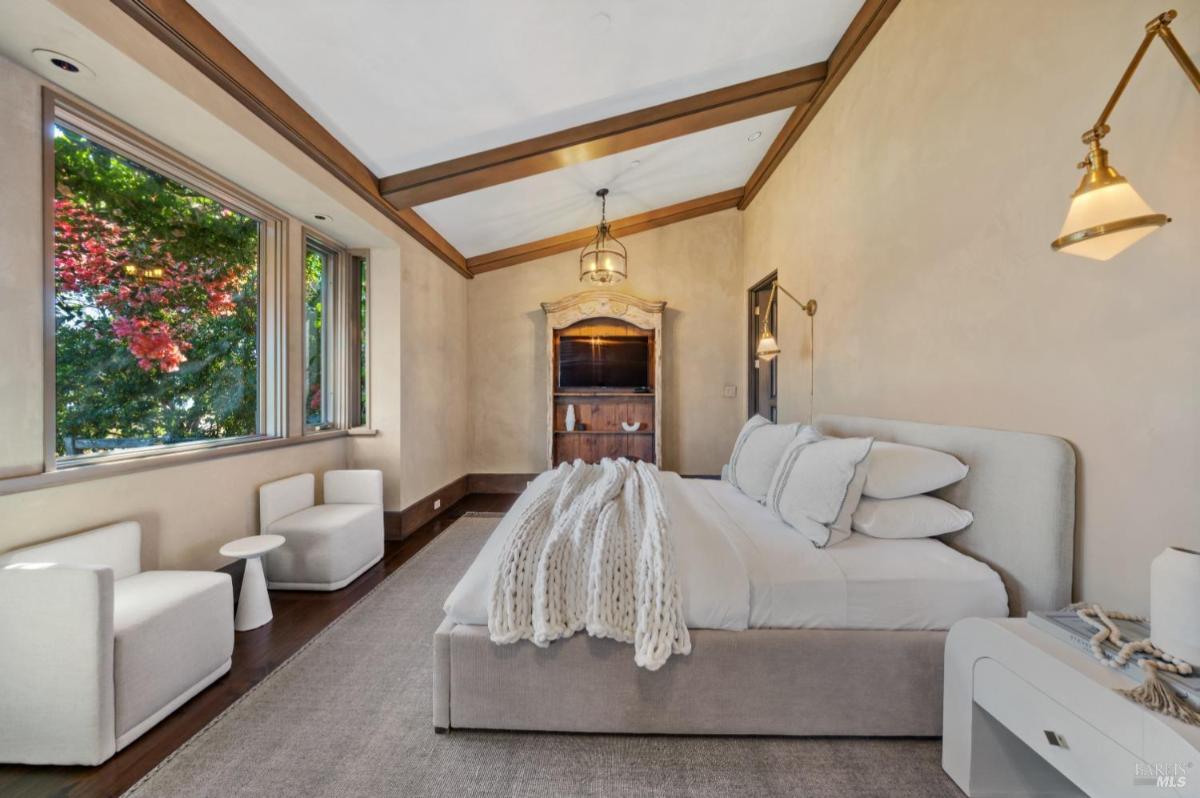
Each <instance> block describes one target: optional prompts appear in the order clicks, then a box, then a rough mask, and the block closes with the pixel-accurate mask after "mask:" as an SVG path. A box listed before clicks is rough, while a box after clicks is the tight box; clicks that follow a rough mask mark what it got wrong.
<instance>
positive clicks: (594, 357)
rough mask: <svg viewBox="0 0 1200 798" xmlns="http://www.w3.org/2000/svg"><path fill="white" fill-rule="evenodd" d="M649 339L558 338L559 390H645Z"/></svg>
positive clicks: (647, 383)
mask: <svg viewBox="0 0 1200 798" xmlns="http://www.w3.org/2000/svg"><path fill="white" fill-rule="evenodd" d="M649 376H650V339H649V338H646V337H627V336H621V337H618V336H594V335H589V336H566V335H564V336H562V337H561V338H559V339H558V387H559V388H566V389H570V388H628V389H630V390H637V389H643V390H645V389H647V388H648V386H649V383H650V379H649Z"/></svg>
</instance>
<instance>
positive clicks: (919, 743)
mask: <svg viewBox="0 0 1200 798" xmlns="http://www.w3.org/2000/svg"><path fill="white" fill-rule="evenodd" d="M497 521H498V519H497V518H496V517H487V516H466V517H464V518H462V519H460V520H459V521H457V522H456V523H455V524H454V525H453V526H451V527H450V528H449V529H447V530H446V531H445V532H443V533H442V534H441V535H439V536H438V538H437V539H436V540H434V541H433V542H432V543H430V544H429V545H428V546H426V547H425V548H424V549H423V550H422V551H420V552H419V553H417V555H416V556H414V557H413V558H412V559H411V560H410V561H408V562H407V563H405V564H404V565H403V566H402V567H401V568H400V569H399V570H397V571H396V572H395V573H394V574H392V575H391V576H390V577H389V578H388V579H387V580H385V581H384V582H383V583H381V584H380V585H379V587H377V588H376V589H375V590H374V591H373V592H372V593H370V594H369V595H368V596H367V597H366V598H364V599H363V600H362V601H360V602H359V603H358V604H357V605H355V606H354V607H353V608H351V609H350V610H349V611H347V612H346V613H345V614H344V615H342V616H341V617H340V618H339V619H338V620H337V621H335V622H334V623H333V624H332V625H330V626H329V627H328V628H326V629H325V630H324V631H322V632H321V633H320V634H319V635H318V636H317V637H315V638H313V639H312V640H311V641H310V642H309V643H308V644H307V645H306V646H305V647H304V648H302V649H301V650H300V651H298V652H297V653H296V654H295V655H294V656H293V657H292V658H291V659H290V660H288V661H287V662H286V663H284V664H283V665H282V666H280V667H279V668H278V669H277V670H276V671H274V672H273V673H272V674H271V675H270V676H268V677H267V678H266V679H265V680H263V681H262V682H261V683H260V684H259V685H258V686H257V687H255V688H254V689H253V690H251V691H250V692H249V693H247V694H246V695H245V696H243V697H242V698H241V699H240V700H239V701H238V702H237V703H235V704H234V705H233V706H231V707H230V708H229V709H228V710H226V711H225V712H224V713H223V714H222V715H221V716H220V717H218V718H216V719H215V720H214V721H213V722H212V723H211V724H209V725H208V726H207V727H206V728H205V729H203V730H202V731H200V732H199V733H198V734H196V736H194V737H193V738H192V739H191V740H189V741H188V742H187V743H186V744H185V745H184V746H183V747H181V748H180V749H179V750H178V751H176V752H175V753H174V754H172V755H171V756H170V757H168V758H167V759H166V760H164V761H163V762H162V764H160V765H159V766H158V767H157V768H155V769H154V770H153V771H151V772H150V773H149V774H147V775H146V777H145V778H144V779H142V780H141V781H140V782H138V783H137V784H135V785H134V786H133V788H131V789H130V790H129V792H127V793H126V795H127V796H137V797H138V798H151V797H152V796H221V797H222V798H231V797H232V796H285V795H286V796H406V797H408V796H414V797H416V796H441V795H445V796H547V798H548V797H549V796H625V795H630V796H633V795H636V796H684V795H687V796H728V795H756V796H762V795H792V796H813V797H820V796H838V797H839V798H841V796H847V797H849V796H855V797H856V798H857V797H858V796H888V797H889V798H899V797H900V796H912V797H913V798H918V797H919V798H936V796H961V795H962V793H961V792H959V790H958V788H957V787H955V786H954V784H953V782H951V781H950V779H949V778H948V777H947V776H946V775H945V774H944V773H943V772H942V769H941V765H940V756H941V745H940V743H939V742H938V741H935V740H895V739H870V738H852V739H838V738H802V739H789V738H754V737H737V738H714V737H635V736H620V735H613V736H609V735H571V734H530V733H502V732H461V731H455V732H452V733H451V734H449V735H435V734H434V733H433V723H432V718H431V711H432V700H433V699H432V694H431V689H432V688H431V686H430V676H431V673H430V672H431V669H432V661H433V660H432V658H433V653H432V641H433V632H434V630H435V629H436V628H437V626H438V624H439V623H441V620H442V609H441V605H442V601H443V600H444V599H445V597H446V595H448V594H449V592H450V590H451V589H452V588H453V587H454V584H455V582H457V580H458V578H459V577H460V576H461V575H462V573H463V572H464V571H465V570H466V568H467V566H468V565H469V564H470V562H471V560H472V559H473V558H474V556H475V554H476V552H478V550H479V547H480V546H481V545H483V541H484V540H485V539H486V537H487V535H488V533H489V532H491V531H492V529H494V528H495V526H496V523H497ZM522 645H524V644H522Z"/></svg>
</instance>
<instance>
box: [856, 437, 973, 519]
mask: <svg viewBox="0 0 1200 798" xmlns="http://www.w3.org/2000/svg"><path fill="white" fill-rule="evenodd" d="M875 445H876V446H878V445H879V444H878V443H877V444H875ZM974 520H975V516H974V515H972V514H971V511H970V510H964V509H962V508H961V507H956V506H954V505H953V504H951V503H950V502H948V501H943V500H942V499H939V498H937V497H936V496H906V497H904V498H903V499H872V498H870V497H868V496H864V497H863V499H862V501H861V502H859V505H858V509H856V510H855V511H854V531H856V532H862V533H863V534H864V535H870V536H871V537H873V538H890V539H898V538H932V537H936V536H937V535H945V534H948V533H950V532H957V531H958V530H960V529H966V528H967V527H968V526H970V524H971V522H972V521H974Z"/></svg>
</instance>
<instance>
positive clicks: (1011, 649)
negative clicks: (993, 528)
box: [942, 618, 1200, 798]
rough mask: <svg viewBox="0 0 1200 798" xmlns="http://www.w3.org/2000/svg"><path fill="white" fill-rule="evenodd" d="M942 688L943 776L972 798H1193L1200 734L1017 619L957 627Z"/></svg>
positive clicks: (1199, 790)
mask: <svg viewBox="0 0 1200 798" xmlns="http://www.w3.org/2000/svg"><path fill="white" fill-rule="evenodd" d="M945 680H946V681H945V700H944V702H943V709H942V712H943V718H942V726H943V729H942V735H943V738H942V767H943V768H944V769H945V771H946V772H947V773H948V774H950V777H951V778H952V779H954V781H955V782H956V783H957V784H958V786H959V787H961V788H962V789H963V791H964V792H966V794H967V795H968V796H971V798H980V797H981V796H1038V795H1088V796H1091V797H1092V798H1100V797H1101V796H1119V798H1140V797H1141V796H1144V798H1155V796H1176V795H1179V796H1200V727H1196V726H1188V725H1186V724H1183V723H1179V722H1178V721H1175V720H1172V719H1171V718H1167V717H1164V716H1162V715H1159V714H1157V713H1154V712H1150V711H1149V710H1146V709H1144V708H1142V707H1140V706H1138V705H1137V704H1135V703H1133V702H1132V701H1130V700H1128V699H1127V698H1125V697H1124V696H1121V695H1118V694H1117V693H1115V692H1113V688H1114V687H1120V688H1128V687H1131V686H1132V685H1133V683H1132V682H1131V681H1130V680H1129V679H1127V678H1126V677H1124V676H1122V675H1120V674H1118V673H1116V672H1114V671H1112V670H1110V669H1109V668H1106V667H1104V666H1103V665H1101V664H1099V663H1098V662H1096V661H1095V660H1093V659H1091V658H1090V657H1089V656H1088V655H1087V654H1086V653H1084V652H1082V651H1079V650H1076V649H1074V648H1072V647H1071V646H1069V645H1067V644H1066V643H1063V642H1061V641H1059V640H1056V639H1055V638H1053V637H1051V636H1049V635H1047V634H1045V633H1044V632H1041V631H1039V630H1037V629H1035V628H1033V627H1031V626H1030V625H1029V623H1028V622H1026V621H1025V620H1023V619H1020V618H1008V619H1004V620H984V619H982V618H970V619H968V620H965V621H960V622H959V623H956V624H955V625H954V627H953V628H952V629H951V630H950V634H949V636H948V637H947V639H946V676H945Z"/></svg>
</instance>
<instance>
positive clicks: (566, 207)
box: [189, 0, 861, 257]
mask: <svg viewBox="0 0 1200 798" xmlns="http://www.w3.org/2000/svg"><path fill="white" fill-rule="evenodd" d="M189 2H190V3H191V4H192V6H193V7H194V8H196V10H197V11H199V12H200V13H201V14H203V15H204V16H205V18H207V19H208V21H209V22H210V23H212V24H213V25H214V26H215V27H216V28H217V29H218V30H219V31H220V32H221V33H222V34H223V35H224V36H225V37H226V38H228V39H229V40H230V41H231V42H233V44H235V45H236V46H237V47H238V48H239V49H240V50H241V51H242V52H243V53H245V54H246V55H247V56H248V57H249V58H250V59H251V60H252V61H254V63H255V64H256V65H257V66H258V67H259V68H260V69H262V70H263V71H264V72H265V73H266V74H267V75H268V76H269V77H270V78H271V79H272V80H274V81H275V82H276V83H277V84H279V85H280V86H281V87H282V88H283V89H284V90H285V91H287V92H288V94H290V95H291V96H292V97H293V98H294V99H295V100H296V101H297V102H299V103H300V105H302V106H303V107H304V108H305V110H306V111H308V113H309V114H311V115H312V116H313V117H314V118H315V119H317V121H319V122H320V123H321V124H322V125H323V126H324V127H325V128H326V129H328V130H329V131H330V132H331V133H333V134H334V135H335V136H336V137H337V138H338V139H339V140H341V142H342V143H343V144H345V145H346V146H347V147H348V148H349V149H350V150H351V151H352V152H354V154H355V155H357V156H358V158H359V159H360V160H362V161H363V162H364V163H365V164H367V165H368V166H369V167H370V168H371V169H372V171H374V172H375V174H376V175H378V176H384V175H389V174H394V173H397V172H403V171H407V170H410V169H414V168H417V167H421V166H427V165H430V164H433V163H438V162H441V161H445V160H447V159H450V158H455V157H459V156H463V155H468V154H471V153H475V152H479V151H482V150H487V149H490V148H493V147H498V146H501V145H504V144H510V143H513V142H517V141H522V140H525V139H528V138H532V137H535V136H539V135H543V134H546V133H552V132H555V131H558V130H562V129H564V128H568V127H572V126H575V125H580V124H584V123H587V122H593V121H596V120H599V119H604V118H607V117H611V116H614V115H617V114H621V113H626V112H629V111H634V110H638V109H641V108H646V107H649V106H652V105H656V104H659V103H663V102H668V101H670V100H675V99H679V98H682V97H687V96H691V95H694V94H698V93H700V92H704V91H709V90H712V89H717V88H721V87H724V86H729V85H732V84H734V83H739V82H742V81H746V80H750V79H753V78H757V77H762V76H764V75H769V74H773V73H776V72H781V71H783V70H787V69H792V68H796V67H800V66H805V65H808V64H813V63H816V62H820V61H824V60H826V59H828V57H829V54H830V52H831V51H832V49H833V47H834V45H835V44H836V43H837V41H838V39H839V38H840V37H841V35H842V34H843V32H844V31H845V30H846V28H847V26H848V25H849V23H850V20H851V19H852V18H853V16H854V14H855V12H856V11H857V10H858V8H859V6H860V5H861V0H741V2H730V0H604V1H603V2H600V1H599V0H503V2H499V1H497V0H443V1H442V2H437V1H436V0H394V1H389V0H339V1H338V2H327V0H253V2H247V1H246V0H189ZM787 115H788V112H787V111H781V112H775V113H773V114H768V115H766V116H763V117H759V118H757V119H752V120H744V121H742V122H737V123H734V124H731V125H726V126H724V127H719V128H714V129H711V130H707V131H702V132H700V133H693V134H691V135H688V136H684V137H681V138H677V139H672V140H669V141H664V142H660V143H658V144H654V145H650V146H648V147H643V148H641V149H639V150H633V151H629V152H624V153H620V154H618V155H614V156H610V157H608V158H602V159H599V160H596V161H590V162H586V163H580V164H574V165H571V166H568V167H566V168H563V169H560V170H558V171H555V172H548V173H544V174H540V175H536V176H534V177H529V178H525V179H523V180H519V181H515V182H512V183H507V184H503V185H499V186H494V187H492V188H487V189H483V190H480V191H475V192H472V193H469V194H463V195H460V196H457V197H451V198H449V199H445V200H440V201H438V202H434V203H430V204H428V205H423V206H418V208H417V211H418V212H419V213H421V214H422V216H424V217H426V219H427V220H428V221H429V222H430V223H431V224H433V226H434V227H436V228H437V229H438V231H439V232H440V233H441V234H442V235H444V236H445V237H446V238H447V239H449V241H450V242H451V243H452V244H453V245H454V246H455V247H457V248H458V249H459V250H460V251H461V252H462V253H463V254H464V255H466V256H468V257H470V256H472V255H476V254H480V253H482V252H488V251H492V250H495V249H499V248H502V247H507V246H511V245H514V244H519V243H524V242H526V241H529V240H532V239H536V238H542V237H546V236H550V235H555V234H558V233H563V232H566V231H569V230H574V229H577V228H579V227H583V226H586V225H588V224H594V223H595V221H596V200H595V197H594V196H593V192H594V191H595V189H596V188H599V187H601V186H604V185H610V187H611V188H612V196H611V197H610V211H611V212H610V217H611V218H617V217H620V216H627V215H630V214H634V213H639V212H642V211H646V210H651V209H654V208H659V207H664V206H666V205H670V204H673V203H676V202H680V201H684V200H689V199H694V198H696V197H699V196H704V195H706V194H712V193H716V192H718V191H722V190H726V189H730V188H734V187H737V186H740V185H742V184H744V183H745V181H746V180H747V178H748V177H749V176H750V173H751V172H752V171H753V169H754V167H755V165H756V164H757V163H758V161H759V159H760V158H761V157H762V155H763V153H764V152H765V151H766V148H767V147H768V146H769V145H770V143H771V140H772V139H773V138H774V136H775V134H776V132H778V130H779V128H780V127H781V126H782V124H783V121H784V120H785V119H786V118H787ZM754 131H761V132H762V136H761V138H759V139H757V140H756V141H755V142H748V141H747V136H748V135H749V134H750V133H752V132H754ZM634 160H639V161H641V164H640V165H639V166H638V167H636V168H635V169H630V168H629V164H630V163H631V162H632V161H634Z"/></svg>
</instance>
